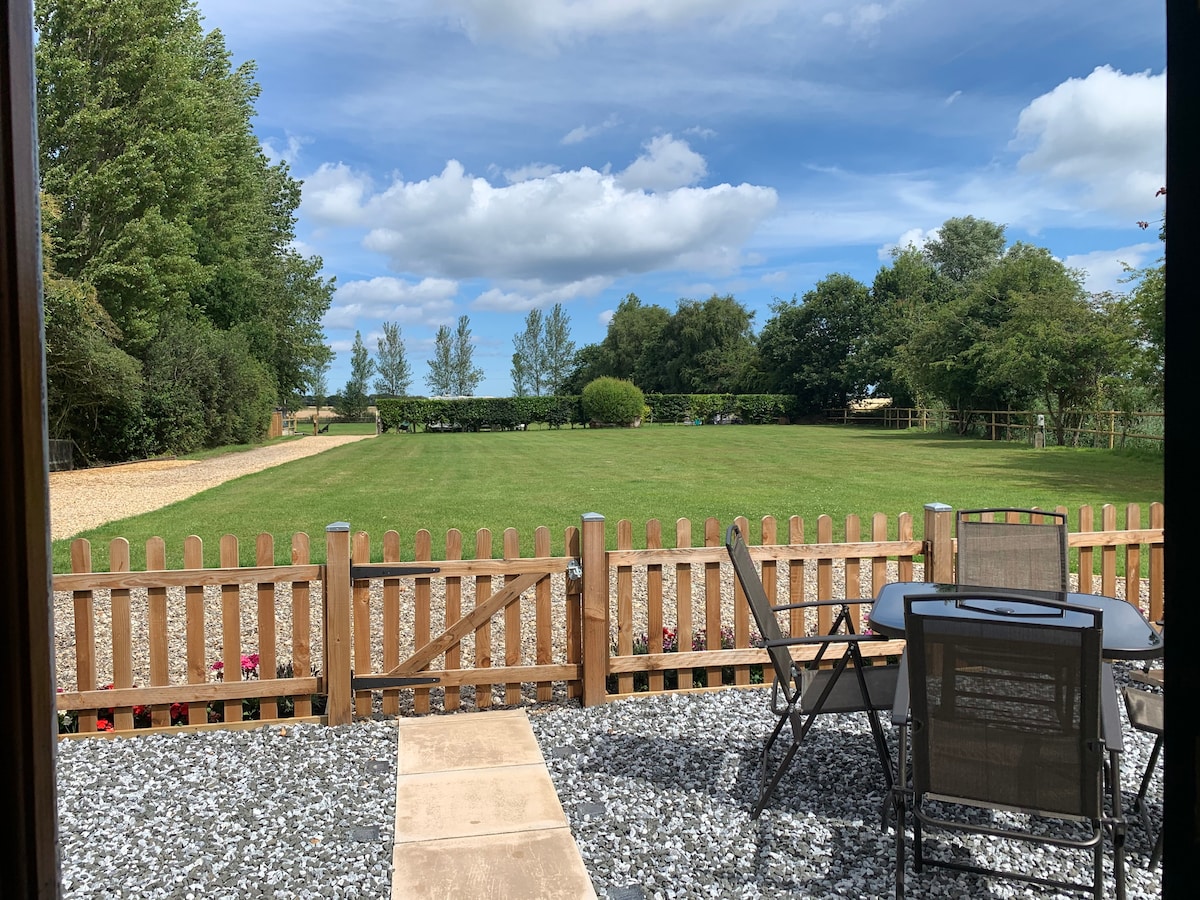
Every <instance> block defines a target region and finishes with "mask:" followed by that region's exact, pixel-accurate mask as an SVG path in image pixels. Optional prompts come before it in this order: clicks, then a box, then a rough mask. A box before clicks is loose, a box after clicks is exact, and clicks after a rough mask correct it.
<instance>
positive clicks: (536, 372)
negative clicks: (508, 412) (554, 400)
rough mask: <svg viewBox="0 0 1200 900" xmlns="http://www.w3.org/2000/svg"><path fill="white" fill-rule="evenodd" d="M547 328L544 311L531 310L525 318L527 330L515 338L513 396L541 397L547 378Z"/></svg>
mask: <svg viewBox="0 0 1200 900" xmlns="http://www.w3.org/2000/svg"><path fill="white" fill-rule="evenodd" d="M544 344H545V326H544V323H543V321H542V311H541V310H540V309H531V310H530V311H529V312H528V314H526V316H525V330H524V331H522V332H520V333H519V334H516V335H514V336H513V365H512V380H513V396H514V397H528V396H534V397H540V396H541V395H542V382H543V379H544V377H545V373H544V370H545V364H546V356H545V346H544Z"/></svg>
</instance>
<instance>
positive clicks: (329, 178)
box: [301, 163, 371, 225]
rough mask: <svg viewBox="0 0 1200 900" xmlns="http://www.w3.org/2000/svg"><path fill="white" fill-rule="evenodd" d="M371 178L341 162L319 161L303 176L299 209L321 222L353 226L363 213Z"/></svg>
mask: <svg viewBox="0 0 1200 900" xmlns="http://www.w3.org/2000/svg"><path fill="white" fill-rule="evenodd" d="M370 190H371V179H369V178H367V177H366V176H365V175H361V174H358V173H356V172H352V171H351V170H350V167H349V166H347V165H345V164H343V163H322V164H321V166H320V168H318V169H317V171H316V172H314V173H313V174H311V175H309V176H308V177H307V178H305V179H304V186H303V187H302V188H301V198H302V199H301V208H302V209H303V211H304V213H305V214H307V215H309V216H312V218H313V219H314V220H315V221H317V222H320V223H321V224H324V225H353V224H355V223H356V222H357V221H358V220H359V218H360V217H361V215H362V209H363V200H364V198H365V197H366V196H367V194H368V193H369V192H370Z"/></svg>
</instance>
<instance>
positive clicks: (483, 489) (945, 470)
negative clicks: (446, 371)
mask: <svg viewBox="0 0 1200 900" xmlns="http://www.w3.org/2000/svg"><path fill="white" fill-rule="evenodd" d="M1162 499H1163V464H1162V458H1161V457H1155V456H1148V455H1130V454H1122V453H1119V452H1111V451H1102V450H1071V449H1064V448H1052V449H1043V450H1035V449H1033V448H1032V447H1026V446H1023V445H1017V444H1010V443H998V442H989V441H980V440H967V439H961V438H956V437H953V436H948V435H942V434H927V433H920V432H900V431H881V430H865V429H852V428H844V427H837V426H729V427H711V426H709V427H701V428H692V427H683V426H657V427H655V426H652V427H647V428H641V429H606V430H585V429H574V430H571V429H564V430H539V431H528V432H498V433H482V434H437V433H435V434H427V433H420V434H384V435H381V436H380V437H378V438H376V439H375V440H370V441H360V442H357V443H355V444H351V445H347V446H344V447H338V448H334V449H332V450H329V451H327V452H325V453H321V454H318V455H317V456H313V457H309V458H306V459H301V460H297V461H295V462H292V463H288V464H286V465H282V466H278V467H276V468H273V469H268V470H265V471H263V472H258V473H255V474H252V475H247V476H245V477H243V478H239V479H237V480H235V481H232V482H228V483H226V484H224V485H221V486H219V487H216V488H212V489H210V490H208V491H205V492H204V493H202V494H199V495H197V496H195V497H193V498H191V499H188V500H185V501H182V502H180V503H177V504H174V505H172V506H170V507H167V508H165V509H162V510H158V511H156V512H153V513H147V514H145V515H140V516H134V517H131V518H128V519H124V520H122V521H119V522H114V523H111V524H109V525H105V526H102V527H101V528H97V529H95V530H93V531H89V532H86V533H84V534H83V535H81V536H82V537H86V538H88V539H89V540H90V541H91V542H92V550H93V555H94V565H95V567H96V568H97V569H103V568H105V567H106V566H107V545H108V542H109V541H110V540H111V539H112V538H114V537H118V536H119V537H125V538H127V539H128V540H129V541H130V544H131V555H132V557H133V559H132V564H133V568H135V569H136V568H139V567H141V566H142V565H143V563H142V560H143V558H144V547H145V542H146V539H147V538H149V537H151V536H154V535H158V536H161V537H162V538H164V539H165V541H166V543H167V553H168V565H170V566H172V567H176V566H179V565H180V564H181V556H182V542H183V539H184V537H185V536H187V535H190V534H196V535H199V536H200V537H201V538H203V540H204V542H205V556H206V564H207V565H216V556H217V549H218V546H217V545H218V542H219V539H220V537H221V535H223V534H226V533H230V534H234V535H236V536H237V537H238V538H239V540H240V541H241V556H242V561H243V563H244V564H250V563H252V562H253V558H254V538H255V536H256V535H257V534H258V533H260V532H271V533H272V534H274V536H275V543H276V560H277V562H279V563H284V562H288V561H289V560H290V556H289V547H290V541H291V535H292V533H294V532H297V531H304V532H307V533H308V534H309V535H310V536H311V538H312V549H313V557H314V561H315V562H323V561H324V530H325V527H326V526H327V525H328V524H330V523H331V522H349V523H350V526H351V530H352V531H366V532H367V533H369V534H370V535H371V544H372V552H373V557H374V558H375V559H376V560H378V559H379V558H380V557H381V554H382V538H383V534H384V532H385V531H388V530H390V529H395V530H396V531H397V532H399V534H400V538H401V546H402V549H403V552H404V554H405V556H406V557H408V558H411V548H412V542H413V535H414V534H415V532H416V531H417V530H419V529H422V528H425V529H428V530H429V531H430V532H431V534H432V537H433V547H434V555H435V556H438V555H439V554H440V552H441V548H442V547H443V546H444V536H445V533H446V531H447V530H448V529H451V528H458V529H459V530H460V531H462V532H463V535H464V540H463V544H464V554H465V555H471V554H472V553H473V551H474V546H475V541H474V532H475V531H476V530H477V529H479V528H490V529H491V530H492V534H493V541H494V545H493V546H494V548H495V552H496V555H499V553H500V546H501V535H502V532H503V530H504V529H505V528H507V527H515V528H517V529H518V530H519V532H520V533H521V536H522V546H523V549H522V552H523V553H525V554H529V553H531V552H532V543H533V530H534V528H536V527H537V526H539V525H545V526H547V527H549V529H550V531H551V538H552V543H553V548H552V552H554V553H555V554H556V555H557V554H560V553H562V550H563V532H564V529H565V528H566V527H568V526H571V525H578V524H579V518H580V516H581V515H582V514H583V513H586V512H598V513H601V514H602V515H604V516H605V517H606V519H607V527H608V541H609V546H610V547H611V546H614V545H615V536H616V522H617V521H618V520H619V519H623V518H628V519H630V520H631V521H632V522H633V525H634V528H633V530H634V541H635V545H637V546H641V545H642V541H643V535H644V533H645V531H644V529H645V524H644V523H645V522H646V520H648V519H652V518H657V519H659V520H661V521H662V523H663V533H664V540H665V541H666V542H667V543H668V545H671V544H673V541H674V534H675V528H674V524H673V523H674V521H675V520H676V519H678V518H688V519H690V520H691V522H692V535H693V537H692V540H693V543H694V544H701V543H703V521H704V519H705V518H707V517H709V516H715V517H717V518H718V519H719V520H720V521H721V524H722V526H724V525H726V524H727V523H728V522H730V521H731V520H732V519H733V518H734V517H735V516H738V515H744V516H746V517H747V518H748V519H749V520H750V521H751V523H752V533H753V535H754V538H755V539H757V535H758V528H757V520H758V519H759V518H761V517H762V516H765V515H773V516H775V517H776V518H777V519H779V520H780V524H781V534H783V535H786V519H787V518H788V517H789V516H792V515H798V516H801V517H803V519H804V521H805V528H806V537H807V539H808V540H810V541H812V540H815V535H816V519H817V517H818V516H820V515H822V514H827V515H829V516H831V517H832V518H833V522H834V534H835V539H839V538H840V536H841V535H842V533H843V530H844V529H843V528H842V523H843V522H844V520H845V517H846V516H847V515H848V514H857V515H859V516H860V517H861V519H862V520H863V527H864V528H867V527H869V522H870V517H871V515H873V514H874V513H877V512H881V513H884V514H886V515H887V516H888V518H889V520H890V522H891V526H892V530H893V532H894V529H895V519H896V516H897V515H898V514H899V513H901V512H909V513H912V514H913V516H914V518H915V520H916V521H915V526H916V532H917V536H918V537H919V536H920V533H921V526H922V524H923V523H922V508H923V506H924V505H925V504H926V503H929V502H933V501H938V502H942V503H947V504H949V505H951V506H953V507H956V508H965V507H975V506H1022V507H1023V506H1037V507H1042V508H1053V507H1055V506H1059V505H1065V506H1066V507H1067V508H1068V509H1069V510H1070V511H1071V513H1072V518H1073V519H1074V517H1075V514H1076V512H1077V510H1078V508H1079V507H1080V506H1082V505H1087V504H1091V505H1093V506H1095V507H1097V512H1098V507H1099V506H1100V505H1102V504H1104V503H1112V504H1115V505H1116V506H1117V507H1118V510H1119V515H1120V520H1121V521H1123V516H1124V507H1125V505H1126V504H1127V503H1131V502H1132V503H1139V504H1141V505H1142V507H1143V520H1144V521H1145V516H1146V513H1147V510H1148V507H1149V505H1150V503H1152V502H1154V501H1160V500H1162ZM1072 527H1075V523H1074V522H1072ZM893 536H894V535H893ZM54 569H55V571H56V572H62V571H68V570H69V551H68V542H67V541H56V542H55V544H54Z"/></svg>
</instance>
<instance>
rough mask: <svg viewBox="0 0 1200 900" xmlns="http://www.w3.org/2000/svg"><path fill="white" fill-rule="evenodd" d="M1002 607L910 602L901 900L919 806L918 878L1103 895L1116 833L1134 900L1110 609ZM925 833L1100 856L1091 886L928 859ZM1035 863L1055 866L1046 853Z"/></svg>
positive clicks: (899, 804) (971, 598) (1120, 889)
mask: <svg viewBox="0 0 1200 900" xmlns="http://www.w3.org/2000/svg"><path fill="white" fill-rule="evenodd" d="M997 599H1001V598H999V597H989V596H988V593H987V592H986V591H980V592H979V593H978V594H975V595H970V594H968V595H965V596H963V595H959V597H958V598H957V599H956V600H947V599H946V597H945V596H944V595H942V594H918V595H912V596H909V597H908V598H906V600H905V640H906V641H907V649H906V653H905V661H904V665H905V666H906V668H907V671H906V673H905V675H906V680H905V681H904V683H903V684H902V685H901V687H900V688H899V689H898V690H897V697H896V705H895V707H894V709H893V722H895V724H896V725H898V726H899V727H900V752H899V765H898V767H897V772H898V773H899V778H898V779H897V781H898V782H900V783H898V784H897V785H896V787H895V788H894V789H893V795H894V797H895V801H896V825H897V827H896V896H897V897H903V896H904V859H905V827H904V823H905V820H906V809H905V808H906V806H907V807H909V812H911V818H912V833H913V838H912V842H913V870H914V871H915V872H917V873H920V872H921V871H922V868H923V866H924V865H925V864H926V863H928V864H930V865H934V866H941V867H944V868H949V869H956V870H959V871H965V872H972V873H976V874H980V875H994V876H1000V877H1003V878H1009V879H1015V880H1018V881H1024V882H1029V883H1033V884H1039V885H1043V886H1046V887H1055V888H1061V889H1067V890H1076V891H1087V892H1090V893H1091V894H1092V895H1093V896H1094V897H1097V898H1099V897H1101V896H1103V894H1104V860H1103V857H1104V844H1105V838H1106V837H1108V838H1109V840H1110V843H1111V846H1112V852H1113V874H1114V878H1115V881H1116V895H1117V897H1118V898H1124V896H1125V847H1124V843H1125V820H1124V818H1123V816H1122V813H1121V804H1120V797H1121V786H1120V752H1121V750H1122V743H1121V722H1120V717H1119V714H1118V711H1117V695H1116V686H1115V684H1114V682H1113V677H1112V669H1111V667H1110V666H1108V665H1107V664H1105V663H1104V662H1103V661H1102V656H1101V654H1102V618H1103V614H1102V613H1101V612H1100V611H1099V610H1096V609H1092V608H1089V607H1083V606H1074V605H1068V604H1063V603H1058V602H1052V601H1047V600H1045V599H1035V598H1032V597H1021V596H1019V595H1014V594H1012V593H1011V592H1005V593H1004V594H1003V596H1002V603H1001V604H997V603H995V602H992V603H989V602H988V601H989V600H991V601H994V600H997ZM951 607H953V608H952V609H951ZM909 739H911V768H909V759H908V752H909V751H908V740H909ZM1106 753H1107V756H1108V758H1107V760H1106V759H1105V754H1106ZM909 778H911V782H910V783H909V784H904V783H903V782H904V781H905V780H907V779H909ZM1106 784H1107V787H1108V789H1109V794H1108V798H1109V807H1110V811H1109V812H1106V809H1105V787H1106ZM997 813H1000V814H1016V815H1011V816H1010V815H997ZM1073 823H1082V824H1073ZM1088 826H1090V834H1086V835H1085V832H1087V831H1088V830H1089V829H1088ZM925 828H935V829H939V830H943V831H961V832H966V833H974V834H984V835H992V836H995V837H999V838H1004V839H1009V840H1014V841H1027V842H1031V843H1041V844H1047V845H1050V846H1052V847H1062V848H1074V849H1077V850H1087V851H1091V856H1092V860H1091V862H1092V881H1091V883H1090V884H1086V883H1081V882H1078V881H1068V880H1064V879H1063V878H1062V877H1057V878H1053V877H1049V876H1048V875H1047V874H1042V873H1039V872H1038V871H1036V868H1035V869H1033V870H1029V871H1022V872H1015V871H1010V870H1005V869H997V868H991V867H987V866H983V865H979V864H976V863H973V862H969V861H966V860H965V859H964V858H963V857H959V858H952V856H947V855H945V854H939V855H937V856H928V855H926V847H925V838H924V837H923V829H925ZM951 853H952V854H953V851H951ZM1027 858H1029V859H1031V860H1034V861H1035V864H1036V861H1038V860H1046V861H1047V862H1049V864H1050V865H1053V862H1052V858H1051V857H1049V856H1047V855H1043V854H1028V856H1027ZM1054 871H1055V872H1056V873H1057V872H1058V871H1059V870H1058V869H1057V867H1056V868H1055V870H1054Z"/></svg>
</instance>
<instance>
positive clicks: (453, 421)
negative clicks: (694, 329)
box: [375, 394, 795, 431]
mask: <svg viewBox="0 0 1200 900" xmlns="http://www.w3.org/2000/svg"><path fill="white" fill-rule="evenodd" d="M645 400H646V405H647V406H648V407H649V409H650V421H652V422H660V423H671V422H695V421H696V420H697V419H699V420H700V421H701V422H703V423H705V424H709V423H711V422H712V421H713V419H714V418H715V417H716V416H721V417H722V418H733V419H735V420H740V421H741V422H743V423H745V424H747V425H772V424H774V423H776V422H779V421H781V420H782V421H786V420H787V419H788V418H789V417H792V415H793V412H794V408H795V398H794V397H792V396H791V395H790V394H646V395H645ZM375 406H376V408H377V409H378V410H379V419H380V422H381V423H382V426H383V430H384V431H390V430H392V429H400V428H402V427H404V426H407V427H408V429H409V430H410V431H416V430H417V429H418V428H424V429H425V430H426V431H428V430H429V426H430V425H435V426H436V425H443V426H445V427H448V428H454V429H459V430H462V431H478V430H479V429H480V428H482V427H484V426H486V427H488V428H492V429H506V428H516V427H517V426H518V425H533V424H542V425H549V426H551V427H553V428H561V427H562V426H563V425H570V426H571V427H572V428H573V427H575V426H576V425H585V424H587V416H585V415H584V413H583V408H582V406H581V405H580V402H579V397H576V396H564V397H461V398H457V399H454V400H436V399H435V400H430V399H426V398H424V397H399V398H393V399H384V398H380V399H379V400H377V401H376V403H375Z"/></svg>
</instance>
